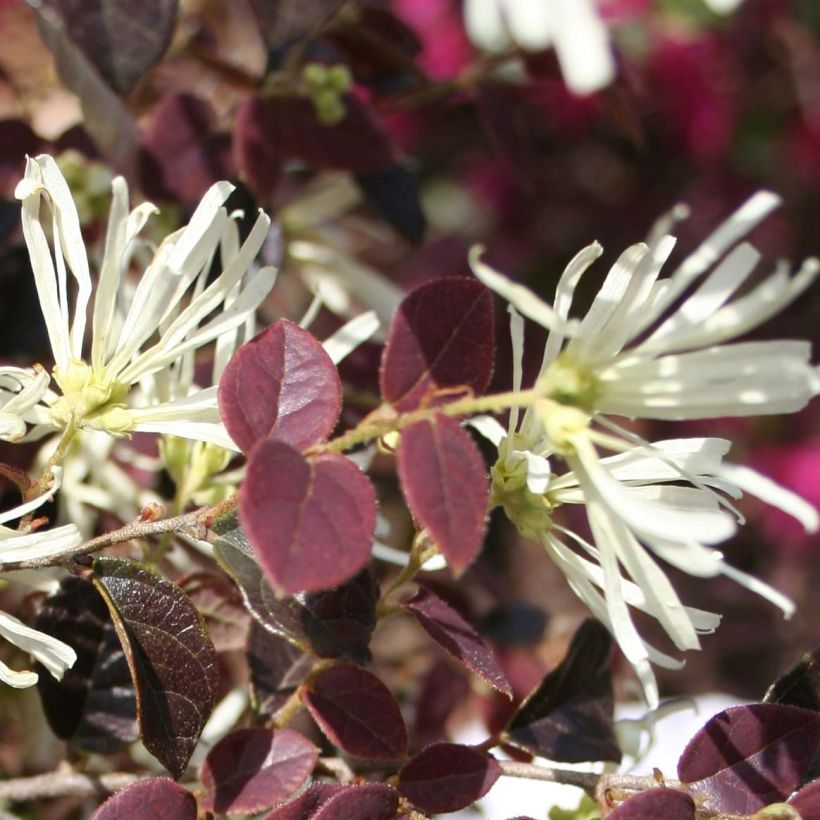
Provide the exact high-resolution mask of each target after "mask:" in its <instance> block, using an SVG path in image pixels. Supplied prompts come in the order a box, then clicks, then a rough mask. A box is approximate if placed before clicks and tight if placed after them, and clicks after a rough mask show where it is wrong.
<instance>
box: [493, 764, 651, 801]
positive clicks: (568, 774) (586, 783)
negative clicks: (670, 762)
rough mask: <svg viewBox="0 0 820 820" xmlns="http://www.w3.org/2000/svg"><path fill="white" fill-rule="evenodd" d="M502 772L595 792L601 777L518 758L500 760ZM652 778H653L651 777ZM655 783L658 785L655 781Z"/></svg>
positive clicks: (511, 775)
mask: <svg viewBox="0 0 820 820" xmlns="http://www.w3.org/2000/svg"><path fill="white" fill-rule="evenodd" d="M498 762H499V763H500V764H501V773H502V774H503V775H506V776H507V777H522V778H524V779H526V780H541V781H544V782H546V783H562V784H563V785H565V786H578V787H579V788H581V789H584V791H587V792H589V793H590V794H593V793H594V791H595V787H596V786H597V785H598V782H599V781H600V779H601V775H600V774H598V773H597V772H577V771H575V770H574V769H553V768H551V767H548V766H539V765H537V764H535V763H522V762H520V761H518V760H499V761H498ZM649 779H651V778H649ZM653 785H657V783H654V781H653Z"/></svg>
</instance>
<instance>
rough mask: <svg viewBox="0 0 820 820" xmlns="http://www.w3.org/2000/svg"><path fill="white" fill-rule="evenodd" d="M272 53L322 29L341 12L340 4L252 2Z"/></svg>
mask: <svg viewBox="0 0 820 820" xmlns="http://www.w3.org/2000/svg"><path fill="white" fill-rule="evenodd" d="M250 7H251V9H252V11H253V13H254V16H255V17H256V20H257V22H258V24H259V30H260V32H261V33H262V36H263V37H264V39H265V43H266V44H267V46H268V49H269V50H270V51H274V52H275V51H278V50H279V49H282V48H286V47H287V46H289V45H292V44H293V43H294V42H295V41H296V40H299V39H301V38H302V37H304V36H305V35H306V34H308V33H309V32H311V31H313V29H315V28H316V27H317V26H319V25H321V24H322V23H323V22H324V21H325V20H326V19H327V18H328V17H330V15H331V14H332V13H333V12H334V11H336V9H337V8H338V2H337V0H277V2H276V3H271V2H270V0H250Z"/></svg>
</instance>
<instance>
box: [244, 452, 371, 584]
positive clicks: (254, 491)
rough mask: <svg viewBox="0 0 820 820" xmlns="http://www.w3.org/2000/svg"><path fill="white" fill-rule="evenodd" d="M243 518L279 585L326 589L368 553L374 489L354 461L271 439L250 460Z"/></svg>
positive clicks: (353, 570)
mask: <svg viewBox="0 0 820 820" xmlns="http://www.w3.org/2000/svg"><path fill="white" fill-rule="evenodd" d="M239 519H240V521H241V522H242V526H243V528H244V529H245V532H246V533H247V534H248V538H249V539H250V542H251V544H252V545H253V550H254V553H255V554H256V557H257V558H258V559H259V563H260V564H261V565H262V568H263V569H264V570H265V572H266V573H267V576H268V578H269V580H270V582H271V583H272V584H273V585H274V587H276V588H278V589H281V590H283V591H285V592H290V593H295V592H301V591H303V590H315V589H327V588H329V587H334V586H338V585H339V584H341V583H342V582H343V581H346V580H347V579H348V578H350V577H351V576H352V575H355V574H356V573H357V572H359V571H360V570H361V569H362V568H363V567H364V565H365V564H366V563H367V561H368V559H369V558H370V549H371V545H372V542H373V533H374V531H375V528H376V495H375V492H374V491H373V486H372V485H371V483H370V481H369V480H368V479H367V477H366V476H365V475H364V473H362V472H361V471H360V470H359V468H358V467H356V465H355V464H354V463H353V462H352V461H350V459H348V458H345V457H344V456H342V455H339V454H338V453H325V454H322V455H319V456H317V457H316V458H313V459H311V460H307V459H305V458H304V457H303V456H302V454H301V453H299V452H298V451H297V450H295V449H294V448H293V447H291V446H290V445H288V444H286V443H285V442H283V441H275V440H273V439H267V440H265V441H261V442H259V444H258V445H257V446H256V447H254V449H253V451H252V452H251V454H250V457H249V458H248V470H247V474H246V476H245V480H244V481H243V482H242V487H241V489H240V491H239Z"/></svg>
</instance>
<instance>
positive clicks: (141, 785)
mask: <svg viewBox="0 0 820 820" xmlns="http://www.w3.org/2000/svg"><path fill="white" fill-rule="evenodd" d="M196 816H197V811H196V800H195V799H194V796H193V795H192V794H191V793H190V792H189V791H188V790H187V789H184V788H183V787H182V786H180V785H179V784H178V783H174V781H173V780H169V779H168V778H167V777H149V778H147V779H146V780H140V781H138V782H136V783H132V784H131V785H130V786H126V787H125V788H124V789H120V790H119V791H118V792H117V793H116V794H112V795H111V797H109V798H108V800H106V801H105V803H103V804H102V805H101V806H100V807H99V808H98V809H97V811H95V812H94V814H92V815H91V820H196Z"/></svg>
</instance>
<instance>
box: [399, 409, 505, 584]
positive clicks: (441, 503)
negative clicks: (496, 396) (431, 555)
mask: <svg viewBox="0 0 820 820" xmlns="http://www.w3.org/2000/svg"><path fill="white" fill-rule="evenodd" d="M397 465H398V470H399V479H400V481H401V488H402V492H403V493H404V497H405V498H406V499H407V504H408V505H409V507H410V510H411V511H412V513H413V515H414V517H415V518H416V520H417V521H418V522H419V523H420V524H421V525H422V526H423V527H425V528H426V529H427V530H428V531H429V533H430V535H431V536H432V537H433V540H434V541H435V542H436V545H437V546H438V548H439V549H440V550H441V552H442V553H443V554H444V556H445V557H446V558H447V560H448V561H449V563H450V565H451V566H452V567H453V568H454V569H455V570H457V571H461V570H463V569H464V568H465V567H466V566H467V565H468V564H469V563H470V561H472V560H473V558H475V556H476V554H477V553H478V551H479V550H480V549H481V544H482V541H483V540H484V530H485V528H486V524H487V500H488V498H489V486H488V483H487V475H486V468H485V466H484V459H483V458H482V457H481V453H480V451H479V449H478V447H477V446H476V444H475V442H474V441H473V440H472V439H471V438H470V434H469V433H467V432H466V431H465V430H463V429H462V428H461V427H460V426H459V424H458V422H457V421H455V420H454V419H451V418H448V417H447V416H441V415H438V416H436V417H435V419H434V420H433V421H429V420H427V419H424V420H422V421H417V422H414V423H413V424H411V425H409V426H408V427H406V428H405V429H404V430H402V433H401V442H400V444H399V451H398V454H397Z"/></svg>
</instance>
